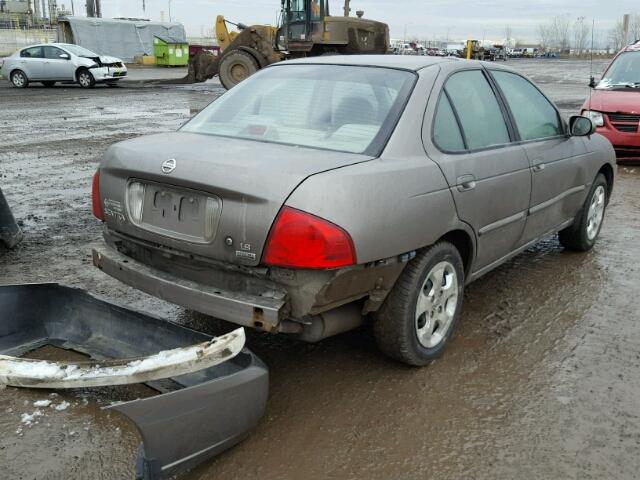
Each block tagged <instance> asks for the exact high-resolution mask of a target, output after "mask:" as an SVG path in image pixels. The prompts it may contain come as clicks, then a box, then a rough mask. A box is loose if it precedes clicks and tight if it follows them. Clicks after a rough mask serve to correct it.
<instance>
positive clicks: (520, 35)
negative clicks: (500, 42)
mask: <svg viewBox="0 0 640 480" xmlns="http://www.w3.org/2000/svg"><path fill="white" fill-rule="evenodd" d="M73 1H74V7H75V9H76V14H79V11H81V10H83V9H84V3H85V1H84V0H73ZM330 2H331V3H330V5H331V9H332V13H333V14H334V15H339V14H341V13H342V5H343V0H330ZM58 3H59V4H65V5H66V6H67V7H69V6H70V3H71V0H58ZM142 3H143V0H102V10H103V16H104V17H106V18H109V17H145V18H150V19H152V20H160V12H161V11H164V15H165V20H168V19H169V0H146V13H144V12H143V11H142ZM279 5H280V0H244V1H243V0H172V1H171V14H172V18H173V20H177V21H180V22H182V23H184V25H185V26H186V28H187V33H188V34H189V35H191V36H197V35H200V34H201V32H207V31H211V29H212V27H213V23H214V21H215V16H216V15H217V14H222V15H224V16H225V17H226V18H227V19H228V20H232V21H236V22H242V23H245V24H252V23H272V24H273V23H275V19H276V15H277V13H278V9H279ZM466 5H468V6H466ZM351 9H352V12H354V13H355V11H356V10H360V9H362V10H364V11H365V17H366V18H370V19H375V20H380V21H383V22H386V23H388V24H389V26H390V29H391V37H392V38H397V39H402V38H403V37H404V35H405V31H406V35H407V37H420V38H422V39H433V38H434V37H435V38H437V39H438V40H444V39H445V38H447V36H448V37H449V39H451V40H453V39H466V38H477V39H482V38H486V39H496V40H497V39H502V38H504V36H505V35H504V30H505V25H510V26H511V29H512V32H513V35H512V36H513V37H514V38H516V39H521V40H523V41H529V42H534V41H536V40H537V35H536V29H537V26H538V25H539V24H540V23H543V22H545V21H547V20H548V19H550V18H551V17H553V16H554V15H563V14H569V15H571V16H572V17H578V16H585V17H587V18H588V19H589V20H592V19H595V21H596V31H600V32H602V33H600V35H601V36H606V34H605V32H606V31H607V30H609V29H610V28H611V27H612V26H613V25H614V23H615V21H616V20H618V19H619V18H621V17H622V15H623V14H624V13H640V2H638V0H608V1H607V0H560V1H559V0H517V1H513V0H470V1H468V2H464V1H459V0H419V1H417V0H352V2H351Z"/></svg>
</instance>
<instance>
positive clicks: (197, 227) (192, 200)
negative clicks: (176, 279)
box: [127, 180, 222, 243]
mask: <svg viewBox="0 0 640 480" xmlns="http://www.w3.org/2000/svg"><path fill="white" fill-rule="evenodd" d="M135 184H138V185H140V184H142V185H143V186H144V189H143V192H140V191H139V190H140V189H139V187H137V188H138V193H137V195H139V196H141V197H142V198H140V200H142V202H143V203H142V212H141V213H142V214H141V215H140V214H138V215H129V216H130V219H131V220H132V221H133V223H135V224H136V225H138V226H139V227H140V228H143V229H145V230H149V231H152V232H155V233H158V234H160V235H165V236H169V237H172V238H178V239H181V240H186V241H188V242H194V243H210V242H212V241H213V240H214V239H215V235H216V231H217V229H218V221H219V220H220V215H221V213H222V200H220V198H218V197H216V196H215V195H210V194H204V193H202V192H198V191H195V190H189V189H181V188H176V187H172V186H168V185H163V184H158V183H151V182H140V181H138V180H136V181H132V182H129V184H128V186H127V188H128V189H129V191H130V192H132V191H134V190H135V187H136V185H135ZM127 198H128V204H129V205H128V207H129V212H131V211H132V209H131V204H132V203H133V202H134V199H133V197H132V195H128V196H127ZM136 216H137V217H138V218H140V220H139V221H138V222H136V221H135V217H136Z"/></svg>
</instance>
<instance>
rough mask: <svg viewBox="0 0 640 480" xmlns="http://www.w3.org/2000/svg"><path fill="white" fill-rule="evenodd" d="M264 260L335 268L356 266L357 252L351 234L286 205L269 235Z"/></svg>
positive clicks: (296, 266)
mask: <svg viewBox="0 0 640 480" xmlns="http://www.w3.org/2000/svg"><path fill="white" fill-rule="evenodd" d="M263 262H264V263H266V264H267V265H273V266H278V267H290V268H315V269H321V268H336V267H344V266H347V265H354V264H355V263H356V253H355V249H354V248H353V241H352V240H351V237H350V236H349V234H348V233H347V232H346V231H344V230H343V229H342V228H340V227H339V226H337V225H335V224H333V223H331V222H328V221H327V220H323V219H322V218H319V217H316V216H314V215H311V214H309V213H306V212H302V211H300V210H296V209H295V208H291V207H283V208H282V210H281V211H280V213H279V214H278V216H277V217H276V221H275V223H274V225H273V227H272V228H271V232H270V233H269V238H267V246H266V248H265V253H264V256H263Z"/></svg>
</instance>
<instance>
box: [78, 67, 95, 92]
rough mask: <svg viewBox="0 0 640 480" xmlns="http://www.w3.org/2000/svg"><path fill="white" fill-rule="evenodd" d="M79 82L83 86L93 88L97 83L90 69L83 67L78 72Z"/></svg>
mask: <svg viewBox="0 0 640 480" xmlns="http://www.w3.org/2000/svg"><path fill="white" fill-rule="evenodd" d="M78 83H79V84H80V86H81V87H82V88H93V87H94V86H95V84H96V79H95V78H93V75H92V74H91V72H90V71H89V70H87V69H82V70H80V71H79V72H78Z"/></svg>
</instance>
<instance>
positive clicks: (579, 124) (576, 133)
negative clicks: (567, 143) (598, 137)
mask: <svg viewBox="0 0 640 480" xmlns="http://www.w3.org/2000/svg"><path fill="white" fill-rule="evenodd" d="M569 131H570V132H571V135H572V136H573V137H588V136H590V135H593V134H594V133H596V124H595V123H593V120H591V119H590V118H587V117H583V116H580V115H575V116H573V117H571V118H570V119H569Z"/></svg>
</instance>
